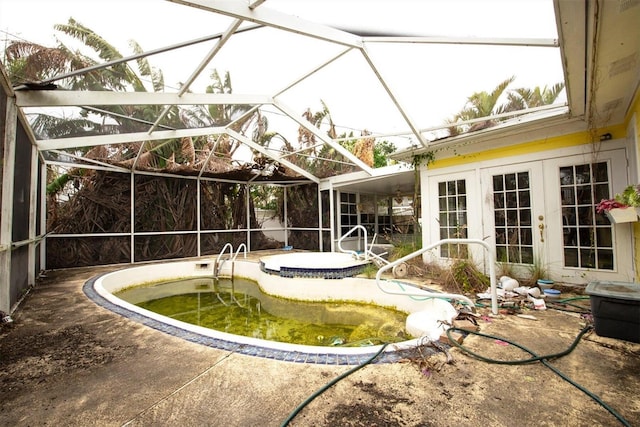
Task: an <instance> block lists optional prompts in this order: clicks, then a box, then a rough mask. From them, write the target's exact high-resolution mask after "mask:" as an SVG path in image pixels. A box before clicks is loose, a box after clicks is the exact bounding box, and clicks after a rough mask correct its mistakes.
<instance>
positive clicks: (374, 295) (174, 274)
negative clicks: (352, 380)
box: [83, 254, 457, 365]
mask: <svg viewBox="0 0 640 427" xmlns="http://www.w3.org/2000/svg"><path fill="white" fill-rule="evenodd" d="M316 255H317V256H318V255H319V254H316ZM320 256H321V255H320ZM214 264H215V260H214V259H203V260H197V261H177V262H164V263H159V264H149V265H143V266H135V267H129V268H124V269H122V270H118V271H114V272H111V273H106V274H103V275H101V276H98V277H95V278H92V279H91V280H89V281H87V282H86V283H85V286H84V288H83V289H84V291H85V293H86V294H87V296H88V297H89V298H91V299H92V300H93V301H94V302H96V303H97V304H99V305H101V306H103V307H106V308H108V309H110V310H112V311H114V312H116V313H119V314H121V315H123V316H125V317H128V318H130V319H132V320H135V321H138V322H140V323H143V324H145V325H147V326H150V327H152V328H155V329H158V330H161V331H163V332H166V333H169V334H172V335H175V336H178V337H181V338H183V339H187V340H189V341H193V342H197V343H200V344H204V345H208V346H211V347H215V348H219V349H223V350H229V351H234V352H237V353H241V354H246V355H251V356H260V357H267V358H272V359H278V360H283V361H291V362H299V363H317V364H343V365H351V364H359V363H361V362H363V361H365V360H367V359H368V358H370V357H371V356H372V355H373V354H375V353H377V352H378V350H380V346H371V347H322V346H308V345H298V344H289V343H281V342H275V341H267V340H262V339H257V338H251V337H243V336H239V335H232V334H228V333H225V332H221V331H216V330H212V329H208V328H203V327H200V326H197V325H192V324H188V323H184V322H180V321H177V320H175V319H171V318H169V317H165V316H161V315H158V314H156V313H153V312H151V311H148V310H145V309H142V308H140V307H138V306H136V305H134V304H130V303H127V302H125V301H123V300H121V299H120V298H118V297H116V296H115V295H113V294H114V293H115V292H118V291H120V290H123V289H126V288H129V287H132V286H136V285H141V284H144V283H151V282H158V281H165V280H177V279H184V278H198V277H211V276H212V273H213V266H214ZM225 268H226V269H232V270H233V271H234V275H235V276H238V277H244V278H247V279H250V280H254V281H256V282H258V283H259V284H260V287H261V288H262V290H263V291H264V292H265V293H267V294H269V295H273V296H277V297H281V298H287V299H296V300H301V301H357V302H362V303H365V304H375V305H379V306H382V307H390V308H393V309H395V310H399V311H403V312H406V313H408V314H413V313H423V314H424V313H428V316H427V317H428V321H429V322H432V323H433V325H434V326H432V328H442V330H444V326H442V324H441V323H438V320H444V321H447V322H450V321H451V320H452V319H453V318H454V317H455V316H456V315H457V312H456V310H455V309H454V308H453V306H452V305H451V304H450V303H449V302H447V301H444V300H442V299H438V298H433V293H429V292H426V291H423V293H424V297H416V296H411V297H410V296H407V295H389V294H386V293H384V292H382V291H381V290H380V289H379V288H378V286H377V284H376V281H375V280H371V279H365V278H360V277H345V278H342V279H340V280H326V279H324V278H321V277H311V278H283V277H282V276H280V275H276V274H270V273H268V272H265V271H263V270H262V269H261V268H260V263H259V262H253V261H245V260H236V261H233V262H231V261H228V262H226V263H224V265H223V270H222V271H220V273H224V269H225ZM411 293H412V295H415V294H416V293H418V294H419V293H420V291H419V290H417V289H416V288H412V289H411ZM418 341H419V339H412V340H407V341H403V342H401V343H395V344H392V345H389V346H387V348H386V349H385V351H384V353H383V355H382V356H381V357H380V358H378V363H381V362H392V361H397V360H399V359H402V358H403V357H404V352H405V351H408V350H412V349H414V348H415V346H416V345H417V344H418Z"/></svg>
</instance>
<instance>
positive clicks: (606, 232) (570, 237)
mask: <svg viewBox="0 0 640 427" xmlns="http://www.w3.org/2000/svg"><path fill="white" fill-rule="evenodd" d="M480 175H481V186H482V193H483V195H484V197H483V206H482V209H483V216H482V217H483V235H484V236H487V238H488V240H492V243H493V245H492V246H493V247H494V248H495V257H496V260H497V261H498V262H503V263H509V264H510V266H511V267H512V268H515V269H516V270H517V269H522V270H526V269H529V270H531V271H533V270H534V269H541V270H542V271H545V272H546V273H547V275H548V276H549V277H551V278H553V279H554V280H557V281H562V282H567V283H587V282H588V281H591V280H620V281H633V277H634V272H633V262H632V260H633V251H632V249H633V247H632V240H631V228H630V227H631V226H630V225H628V224H611V223H610V222H609V220H608V219H607V218H606V216H605V215H604V214H598V213H596V211H595V205H596V204H597V203H598V202H599V201H600V200H601V199H603V198H610V197H612V196H613V195H614V194H615V193H616V192H620V191H621V190H622V189H623V188H624V187H625V186H626V181H627V179H626V160H625V152H624V150H612V151H608V152H602V153H599V156H598V157H597V159H596V158H593V157H592V156H591V155H578V156H566V157H558V158H554V159H547V160H541V161H534V162H528V163H521V164H514V165H508V166H504V165H503V166H500V167H491V168H485V169H482V170H481V173H480Z"/></svg>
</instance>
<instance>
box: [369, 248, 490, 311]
mask: <svg viewBox="0 0 640 427" xmlns="http://www.w3.org/2000/svg"><path fill="white" fill-rule="evenodd" d="M449 243H460V244H478V245H481V246H482V247H484V248H485V249H486V250H487V253H488V254H489V279H490V281H491V282H490V283H491V312H492V313H493V314H498V290H497V281H496V265H495V261H494V257H493V253H492V252H491V247H490V246H489V244H488V243H487V242H485V241H483V240H480V239H442V240H440V241H438V242H436V243H433V244H431V245H429V246H425V247H423V248H422V249H419V250H417V251H415V252H412V253H410V254H409V255H406V256H404V257H402V258H400V259H397V260H395V261H393V262H391V263H389V264H387V265H385V266H382V267H381V268H380V269H379V270H378V272H377V273H376V284H377V285H378V288H380V290H381V291H382V292H385V293H387V294H391V295H407V296H425V294H424V292H423V293H420V294H410V293H407V292H393V291H389V290H385V289H383V288H382V286H381V285H380V280H381V276H382V273H384V272H385V271H387V270H390V269H392V268H393V267H395V266H396V265H399V264H402V263H403V262H407V261H408V260H410V259H412V258H415V257H417V256H419V255H422V254H423V253H425V252H427V251H430V250H431V249H434V248H436V247H438V246H442V245H445V244H449ZM426 292H428V293H432V294H433V298H448V299H457V300H462V301H465V302H467V303H468V304H470V305H471V308H474V307H475V304H474V302H473V301H471V300H470V299H469V298H467V297H466V296H464V295H460V294H447V293H440V292H429V291H426Z"/></svg>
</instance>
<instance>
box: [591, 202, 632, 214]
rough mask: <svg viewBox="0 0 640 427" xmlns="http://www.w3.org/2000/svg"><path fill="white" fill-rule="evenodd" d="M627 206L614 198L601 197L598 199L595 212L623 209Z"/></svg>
mask: <svg viewBox="0 0 640 427" xmlns="http://www.w3.org/2000/svg"><path fill="white" fill-rule="evenodd" d="M628 207H629V206H627V205H625V204H624V203H620V202H619V201H617V200H616V199H602V200H600V203H598V204H597V205H596V212H598V213H603V212H606V211H610V210H611V209H616V208H623V209H624V208H628Z"/></svg>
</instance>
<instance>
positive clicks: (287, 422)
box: [280, 343, 389, 427]
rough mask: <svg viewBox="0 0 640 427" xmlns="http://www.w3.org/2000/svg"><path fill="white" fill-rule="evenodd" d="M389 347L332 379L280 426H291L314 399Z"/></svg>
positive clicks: (384, 346) (385, 345)
mask: <svg viewBox="0 0 640 427" xmlns="http://www.w3.org/2000/svg"><path fill="white" fill-rule="evenodd" d="M388 345H389V343H385V344H383V345H382V347H380V350H378V352H377V353H376V354H374V355H373V356H371V357H370V358H369V359H367V360H365V361H364V363H362V364H360V365H358V366H356V367H354V368H351V369H350V370H348V371H347V372H345V373H344V374H342V375H340V376H338V377H336V378H334V379H332V380H331V381H329V382H328V383H327V384H325V385H323V386H322V387H320V388H319V389H318V390H317V391H316V392H315V393H313V394H312V395H311V396H309V397H307V398H306V399H305V400H304V402H302V403H301V404H300V405H298V407H297V408H296V409H294V410H293V412H292V413H291V414H290V415H289V416H288V417H287V419H286V420H284V421H283V422H282V424H280V426H281V427H286V426H287V425H289V423H290V422H291V420H293V419H294V418H295V416H296V415H298V413H299V412H300V411H302V409H303V408H304V407H305V406H307V405H308V404H309V403H311V401H312V400H313V399H315V398H316V397H318V396H320V395H321V394H322V393H324V392H325V391H327V390H328V389H329V388H330V387H331V386H333V385H334V384H336V383H337V382H338V381H340V380H342V379H344V378H346V377H348V376H349V375H351V374H353V373H354V372H356V371H357V370H359V369H362V368H364V367H365V366H367V365H368V364H369V363H371V362H373V361H374V360H376V358H377V357H378V356H380V355H381V354H382V352H383V351H384V349H385V348H386V347H387V346H388Z"/></svg>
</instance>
